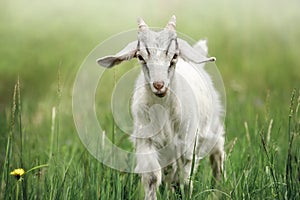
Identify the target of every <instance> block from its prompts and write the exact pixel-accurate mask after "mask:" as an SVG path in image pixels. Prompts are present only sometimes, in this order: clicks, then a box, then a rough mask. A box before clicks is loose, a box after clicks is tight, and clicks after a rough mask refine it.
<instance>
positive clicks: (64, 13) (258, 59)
mask: <svg viewBox="0 0 300 200" xmlns="http://www.w3.org/2000/svg"><path fill="white" fill-rule="evenodd" d="M299 5H300V3H299V1H296V0H295V1H293V0H291V1H288V2H287V1H278V0H275V1H271V0H265V1H258V0H255V1H247V2H246V1H238V0H230V1H229V0H228V1H226V0H224V1H219V0H213V1H195V0H194V1H193V0H188V1H171V0H166V1H158V0H153V1H130V0H124V1H115V0H112V1H108V0H107V1H104V0H102V1H94V0H92V1H82V0H79V1H71V0H62V1H43V0H42V1H41V0H32V1H22V0H2V1H1V3H0V24H1V25H0V42H1V45H0V94H1V98H0V110H1V111H3V109H5V107H6V106H7V105H8V104H9V102H10V100H11V98H12V89H13V85H14V82H15V81H16V79H17V77H18V76H19V77H20V79H21V82H22V92H23V95H24V96H23V98H24V99H27V98H29V99H30V101H31V102H35V103H37V102H39V100H40V99H41V100H42V99H44V98H48V95H50V96H51V95H52V93H51V90H53V87H54V88H55V85H56V82H55V81H56V76H57V71H58V68H60V69H61V75H62V80H63V81H64V82H63V83H64V86H68V90H69V89H70V88H69V87H70V86H71V85H72V82H73V80H74V76H75V74H76V71H77V70H78V68H79V66H80V64H81V63H82V61H83V59H84V58H85V57H86V56H87V55H88V53H89V52H90V51H91V50H92V49H93V48H94V47H95V46H96V45H97V44H99V43H100V42H101V41H103V40H104V39H106V38H108V37H110V36H111V35H113V34H116V33H119V32H122V31H125V30H129V29H134V28H136V18H137V17H138V16H142V17H143V18H144V20H145V21H146V22H147V23H148V24H149V26H155V27H163V26H164V25H165V23H166V22H167V21H168V19H169V18H170V16H171V15H172V14H175V15H176V16H177V30H178V31H180V32H182V33H185V34H187V35H189V36H191V37H192V38H194V39H200V38H203V37H206V38H208V40H209V47H210V54H211V55H213V56H215V57H217V65H218V66H219V69H220V71H221V74H222V75H223V78H224V81H225V86H226V89H227V91H228V92H229V90H231V89H236V90H240V89H241V90H244V91H245V92H246V91H248V90H249V91H251V92H255V93H257V94H256V95H258V96H259V95H260V94H262V93H265V92H266V90H274V91H276V93H280V95H278V98H283V100H284V98H285V97H288V96H289V94H290V90H291V88H293V87H299V85H300V83H299V78H300V69H299V68H300V65H299V47H298V46H299V44H300V28H299V26H298V24H299V21H300V14H299ZM232 87H233V88H232ZM65 92H66V93H67V91H65Z"/></svg>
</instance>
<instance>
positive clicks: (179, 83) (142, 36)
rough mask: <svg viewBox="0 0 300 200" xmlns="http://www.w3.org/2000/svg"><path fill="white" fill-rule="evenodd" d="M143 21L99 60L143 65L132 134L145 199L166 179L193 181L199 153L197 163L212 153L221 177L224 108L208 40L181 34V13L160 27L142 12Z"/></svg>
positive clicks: (214, 167) (170, 181)
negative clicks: (210, 69)
mask: <svg viewBox="0 0 300 200" xmlns="http://www.w3.org/2000/svg"><path fill="white" fill-rule="evenodd" d="M138 27H139V30H138V39H137V41H134V42H132V43H130V44H128V45H127V47H125V48H124V49H123V50H122V51H120V52H119V53H118V54H116V55H114V56H106V57H103V58H100V59H98V60H97V62H98V63H99V64H100V65H102V66H104V67H107V68H110V67H113V66H114V65H117V64H119V63H120V62H122V61H125V60H130V59H132V58H137V59H138V60H139V62H140V64H141V66H142V71H141V73H140V75H139V77H138V79H137V81H136V85H135V90H134V94H133V101H132V116H133V120H134V132H133V133H132V140H133V143H134V146H135V151H136V155H137V156H136V159H137V166H136V169H135V170H136V172H138V173H141V176H142V183H143V185H144V188H145V199H152V200H153V199H156V189H157V187H158V186H159V185H160V183H161V181H162V180H163V181H165V182H166V183H168V184H170V185H172V184H180V183H182V182H183V183H184V184H185V185H188V184H189V177H190V174H191V170H192V161H193V154H194V155H195V157H194V158H195V166H194V169H197V166H198V161H199V160H200V159H201V158H203V156H205V155H206V154H210V161H211V165H212V170H213V175H214V177H215V178H216V179H220V178H221V173H222V171H223V160H224V156H225V153H224V148H223V146H224V130H223V122H222V120H221V116H222V114H223V109H222V106H221V103H220V100H219V96H218V93H217V91H216V90H215V89H214V87H213V83H212V80H211V78H210V76H209V75H208V74H207V73H206V71H205V70H204V69H203V65H204V64H201V63H204V62H209V61H214V60H215V58H207V57H206V53H207V46H206V42H205V41H201V42H199V43H197V44H196V46H194V47H191V46H190V45H189V44H188V43H187V42H186V41H184V40H182V39H179V38H177V34H176V31H175V27H176V19H175V16H172V18H171V19H170V21H169V22H168V24H167V26H166V27H165V28H164V29H163V30H162V31H160V32H155V31H152V30H150V29H149V28H148V26H147V25H146V24H145V22H144V21H143V20H142V19H141V18H139V19H138ZM201 51H202V53H201ZM203 54H204V55H203Z"/></svg>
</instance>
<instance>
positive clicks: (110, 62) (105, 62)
mask: <svg viewBox="0 0 300 200" xmlns="http://www.w3.org/2000/svg"><path fill="white" fill-rule="evenodd" d="M137 44H138V42H137V41H134V42H131V43H129V44H128V45H127V46H126V47H125V48H124V49H122V50H121V51H120V52H119V53H117V54H116V55H111V56H105V57H103V58H99V59H97V63H98V64H99V65H101V66H103V67H106V68H111V67H113V66H115V65H118V64H120V63H121V62H123V61H126V60H130V59H132V58H133V57H135V54H136V50H137Z"/></svg>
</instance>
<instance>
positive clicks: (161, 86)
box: [153, 81, 165, 90]
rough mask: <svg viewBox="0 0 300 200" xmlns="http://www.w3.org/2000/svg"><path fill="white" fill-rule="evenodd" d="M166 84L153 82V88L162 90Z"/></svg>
mask: <svg viewBox="0 0 300 200" xmlns="http://www.w3.org/2000/svg"><path fill="white" fill-rule="evenodd" d="M164 84H165V83H164V82H163V81H156V82H153V87H154V88H155V89H157V90H160V89H162V88H163V87H164Z"/></svg>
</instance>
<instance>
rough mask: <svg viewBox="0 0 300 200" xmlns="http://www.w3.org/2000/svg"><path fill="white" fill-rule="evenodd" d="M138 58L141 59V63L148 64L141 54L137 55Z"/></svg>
mask: <svg viewBox="0 0 300 200" xmlns="http://www.w3.org/2000/svg"><path fill="white" fill-rule="evenodd" d="M136 57H137V59H139V61H140V62H142V63H146V61H145V59H144V58H143V56H141V54H137V55H136Z"/></svg>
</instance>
